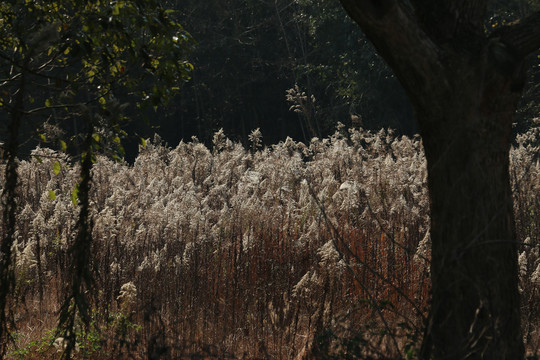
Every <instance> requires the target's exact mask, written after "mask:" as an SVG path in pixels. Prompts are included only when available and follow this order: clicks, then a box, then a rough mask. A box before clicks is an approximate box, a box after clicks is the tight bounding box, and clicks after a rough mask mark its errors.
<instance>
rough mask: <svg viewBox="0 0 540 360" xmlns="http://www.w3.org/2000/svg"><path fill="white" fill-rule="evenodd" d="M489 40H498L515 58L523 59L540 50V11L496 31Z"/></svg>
mask: <svg viewBox="0 0 540 360" xmlns="http://www.w3.org/2000/svg"><path fill="white" fill-rule="evenodd" d="M490 38H492V39H496V38H498V39H499V40H500V41H501V42H502V43H503V44H505V45H506V46H507V47H509V48H510V49H512V50H513V51H514V53H515V55H516V56H517V57H520V58H524V57H525V56H527V55H529V54H530V53H532V52H534V51H536V50H538V49H540V11H537V12H535V13H532V14H531V15H529V16H527V17H525V18H523V19H521V20H519V21H516V22H514V23H511V24H509V25H506V26H502V27H500V28H498V29H496V30H495V31H493V33H492V34H491V35H490Z"/></svg>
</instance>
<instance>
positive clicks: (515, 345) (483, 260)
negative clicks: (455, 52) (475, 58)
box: [414, 62, 524, 360]
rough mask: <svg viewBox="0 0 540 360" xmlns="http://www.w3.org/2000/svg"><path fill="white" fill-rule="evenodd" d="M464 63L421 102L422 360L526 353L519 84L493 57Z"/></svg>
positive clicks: (515, 356) (513, 356)
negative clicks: (516, 172) (514, 132)
mask: <svg viewBox="0 0 540 360" xmlns="http://www.w3.org/2000/svg"><path fill="white" fill-rule="evenodd" d="M462 66H463V67H464V68H462V69H459V68H458V69H456V68H451V69H449V70H448V71H449V72H448V74H447V77H446V79H447V81H446V84H448V85H450V86H448V87H446V88H445V86H441V87H438V88H437V89H429V88H426V89H425V90H426V91H425V94H424V96H423V97H422V98H420V99H419V98H417V99H415V100H414V102H415V103H416V110H417V116H418V120H419V123H420V128H421V133H422V138H423V141H424V148H425V152H426V157H427V162H428V186H429V193H430V198H431V238H432V263H431V275H432V299H431V304H432V308H431V311H430V317H429V324H428V329H427V336H426V338H425V339H424V345H423V354H422V357H423V358H424V359H430V351H431V349H433V353H432V354H431V355H432V356H433V357H434V359H456V360H457V359H459V360H461V359H508V360H510V359H520V358H523V352H524V350H523V341H522V338H521V329H520V302H519V292H518V287H517V285H518V265H517V242H516V238H515V228H514V215H513V206H512V194H511V189H510V178H509V150H510V142H511V127H512V118H513V114H514V111H515V109H516V106H517V101H518V99H519V95H520V90H521V85H520V84H519V83H520V82H519V81H517V80H518V79H517V78H516V76H515V74H510V75H509V76H503V75H501V74H500V73H498V72H497V71H493V69H491V67H490V65H489V62H481V63H480V64H478V65H476V66H475V65H473V66H471V64H470V62H467V63H466V64H465V63H463V64H462ZM442 83H444V82H442ZM434 124H436V126H434Z"/></svg>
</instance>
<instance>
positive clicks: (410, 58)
mask: <svg viewBox="0 0 540 360" xmlns="http://www.w3.org/2000/svg"><path fill="white" fill-rule="evenodd" d="M340 1H341V3H342V5H343V6H344V8H345V9H346V11H347V12H348V14H349V15H350V16H351V17H352V18H353V19H354V20H355V21H356V22H357V23H358V24H359V25H360V27H361V28H362V30H363V31H364V32H365V33H366V35H367V37H368V38H370V40H371V41H372V42H373V44H374V45H375V47H376V48H377V50H378V51H379V53H380V54H381V55H382V56H383V57H384V58H385V59H386V60H387V62H388V63H389V65H390V66H391V67H392V69H393V70H394V72H395V74H396V76H397V77H398V78H399V80H400V81H401V83H402V84H403V87H404V88H405V90H406V92H407V94H408V96H409V98H410V100H411V103H412V105H413V108H414V110H415V115H416V118H417V120H418V123H419V126H420V133H421V136H422V139H423V143H424V149H425V152H426V158H427V165H428V187H429V194H430V210H431V240H432V262H431V277H432V298H431V309H430V314H429V317H428V320H429V321H428V324H427V328H426V334H425V337H424V339H423V344H422V350H421V357H422V358H423V359H426V360H427V359H431V358H433V359H456V360H458V359H459V360H461V359H508V360H510V359H522V358H523V356H524V347H523V340H522V335H521V327H520V301H519V292H518V265H517V249H518V246H517V245H518V244H517V240H516V236H515V225H514V215H513V205H512V194H511V189H510V180H509V150H510V143H511V128H512V120H513V114H514V112H515V110H516V107H517V102H518V100H519V98H520V96H521V93H522V90H523V85H524V78H525V77H524V74H525V71H524V58H525V56H526V55H527V54H528V53H530V52H531V51H533V50H534V49H537V48H538V47H540V15H539V14H533V15H532V16H530V17H529V18H526V19H524V20H523V21H521V22H519V23H515V24H512V25H509V26H505V27H502V28H500V29H498V30H496V31H494V32H493V33H492V34H491V35H488V34H486V33H485V31H484V29H483V18H484V16H485V9H486V4H487V1H485V0H484V1H463V0H454V1H446V0H444V1H442V0H441V1H437V0H411V1H410V3H409V4H408V5H407V4H406V2H403V1H399V0H381V1H377V0H340Z"/></svg>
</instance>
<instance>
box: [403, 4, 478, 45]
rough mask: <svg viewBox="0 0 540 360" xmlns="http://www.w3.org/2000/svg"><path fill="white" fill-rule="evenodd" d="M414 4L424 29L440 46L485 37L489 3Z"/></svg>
mask: <svg viewBox="0 0 540 360" xmlns="http://www.w3.org/2000/svg"><path fill="white" fill-rule="evenodd" d="M410 2H411V4H412V5H413V7H414V9H415V13H416V15H417V17H418V19H419V22H420V23H421V25H422V27H423V28H424V29H425V30H426V32H428V33H429V35H430V36H431V37H432V38H433V39H436V40H437V41H439V42H446V41H449V40H454V41H458V42H459V41H460V40H461V39H464V38H468V37H470V36H471V35H472V36H473V37H485V36H484V19H485V16H486V9H487V2H488V1H487V0H410ZM471 45H472V44H471ZM472 46H474V45H472Z"/></svg>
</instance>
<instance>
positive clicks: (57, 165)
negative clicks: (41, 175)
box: [53, 161, 62, 175]
mask: <svg viewBox="0 0 540 360" xmlns="http://www.w3.org/2000/svg"><path fill="white" fill-rule="evenodd" d="M61 169H62V165H60V163H59V162H58V161H56V162H55V163H54V165H53V171H54V174H55V175H58V174H59V173H60V170H61Z"/></svg>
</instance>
